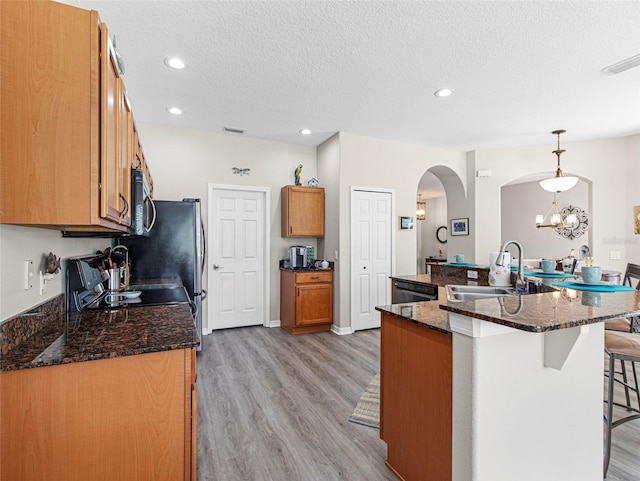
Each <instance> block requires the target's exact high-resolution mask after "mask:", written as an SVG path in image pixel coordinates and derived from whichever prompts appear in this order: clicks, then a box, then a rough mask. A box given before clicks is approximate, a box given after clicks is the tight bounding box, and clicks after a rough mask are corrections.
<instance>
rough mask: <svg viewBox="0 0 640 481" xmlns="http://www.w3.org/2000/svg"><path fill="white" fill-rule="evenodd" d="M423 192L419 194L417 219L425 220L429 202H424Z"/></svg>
mask: <svg viewBox="0 0 640 481" xmlns="http://www.w3.org/2000/svg"><path fill="white" fill-rule="evenodd" d="M421 197H422V194H418V202H416V220H425V219H426V218H427V203H426V202H423V201H422V199H421Z"/></svg>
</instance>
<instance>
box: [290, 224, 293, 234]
mask: <svg viewBox="0 0 640 481" xmlns="http://www.w3.org/2000/svg"><path fill="white" fill-rule="evenodd" d="M289 234H293V226H291V225H290V226H289Z"/></svg>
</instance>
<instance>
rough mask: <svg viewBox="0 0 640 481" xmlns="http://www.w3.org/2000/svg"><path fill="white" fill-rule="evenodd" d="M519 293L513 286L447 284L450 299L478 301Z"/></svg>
mask: <svg viewBox="0 0 640 481" xmlns="http://www.w3.org/2000/svg"><path fill="white" fill-rule="evenodd" d="M517 294H518V291H516V289H515V288H513V287H498V286H467V285H447V299H448V300H449V301H476V300H478V299H490V298H493V297H504V296H515V295H517Z"/></svg>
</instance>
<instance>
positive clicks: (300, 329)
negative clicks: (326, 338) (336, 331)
mask: <svg viewBox="0 0 640 481" xmlns="http://www.w3.org/2000/svg"><path fill="white" fill-rule="evenodd" d="M280 327H282V329H284V330H285V331H287V332H288V333H289V334H294V335H296V334H307V333H309V332H322V331H329V330H331V324H318V325H315V326H287V325H284V324H280Z"/></svg>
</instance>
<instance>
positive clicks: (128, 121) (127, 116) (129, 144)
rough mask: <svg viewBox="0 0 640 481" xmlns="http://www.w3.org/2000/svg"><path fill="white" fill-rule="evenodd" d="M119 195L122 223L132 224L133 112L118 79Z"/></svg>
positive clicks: (122, 85) (121, 83)
mask: <svg viewBox="0 0 640 481" xmlns="http://www.w3.org/2000/svg"><path fill="white" fill-rule="evenodd" d="M118 83H119V84H120V88H119V89H118V90H119V91H120V95H119V97H118V145H119V156H118V197H119V198H120V207H121V210H120V212H121V218H120V223H121V224H123V225H127V226H130V225H131V164H132V162H133V114H132V113H131V107H130V105H129V100H128V99H127V96H126V94H125V91H124V83H123V82H122V80H121V79H118Z"/></svg>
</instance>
